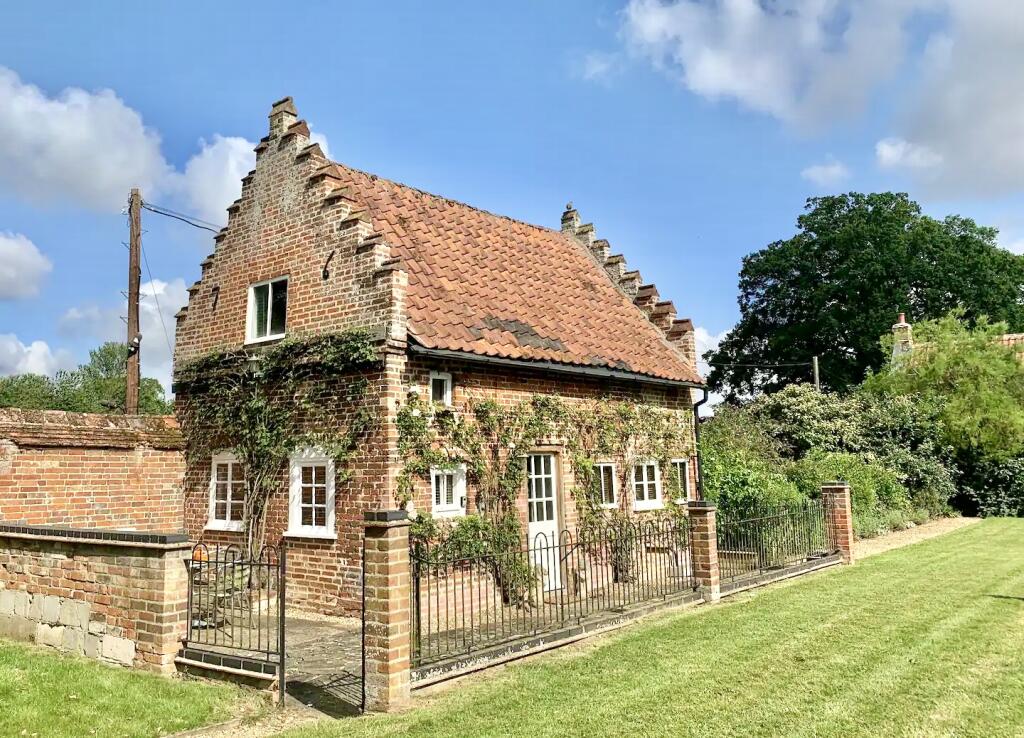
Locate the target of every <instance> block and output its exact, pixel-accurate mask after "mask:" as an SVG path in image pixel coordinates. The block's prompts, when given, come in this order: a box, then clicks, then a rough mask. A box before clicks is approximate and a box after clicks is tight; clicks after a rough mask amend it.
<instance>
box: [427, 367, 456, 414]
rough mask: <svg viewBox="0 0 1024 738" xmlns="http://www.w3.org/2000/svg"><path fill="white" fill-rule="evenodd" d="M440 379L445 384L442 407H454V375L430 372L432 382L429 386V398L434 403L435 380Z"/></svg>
mask: <svg viewBox="0 0 1024 738" xmlns="http://www.w3.org/2000/svg"><path fill="white" fill-rule="evenodd" d="M435 379H440V380H442V381H443V382H444V387H445V389H444V398H443V399H442V400H441V403H440V404H441V405H443V406H445V407H451V406H452V375H451V373H450V372H430V381H429V383H428V384H427V397H429V398H430V401H431V402H434V380H435Z"/></svg>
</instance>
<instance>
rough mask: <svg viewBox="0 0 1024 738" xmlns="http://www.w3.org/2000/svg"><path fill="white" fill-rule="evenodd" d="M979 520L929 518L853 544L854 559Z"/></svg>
mask: <svg viewBox="0 0 1024 738" xmlns="http://www.w3.org/2000/svg"><path fill="white" fill-rule="evenodd" d="M980 521H981V518H939V519H938V520H930V521H928V522H927V523H925V524H924V525H918V526H915V527H913V528H910V529H909V530H900V531H896V532H895V533H889V534H888V535H884V536H879V537H878V538H866V539H864V540H862V541H857V542H856V543H855V544H853V556H854V559H863V558H865V557H867V556H874V555H875V554H880V553H883V552H885V551H891V550H892V549H894V548H902V547H903V546H909V545H911V544H913V543H919V542H920V541H924V540H927V539H929V538H934V537H935V536H941V535H943V534H944V533H951V532H952V531H954V530H959V529H960V528H965V527H967V526H968V525H974V524H975V523H978V522H980Z"/></svg>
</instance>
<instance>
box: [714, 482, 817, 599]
mask: <svg viewBox="0 0 1024 738" xmlns="http://www.w3.org/2000/svg"><path fill="white" fill-rule="evenodd" d="M717 526H718V569H719V575H720V577H721V581H722V583H723V584H727V583H731V582H737V581H742V580H744V579H748V578H754V577H759V576H761V575H763V574H767V573H771V572H774V571H779V570H781V569H785V568H787V567H791V566H795V565H798V564H803V563H805V562H807V561H810V560H813V559H817V558H821V557H823V556H826V555H828V554H831V553H833V552H834V551H835V550H836V545H835V541H834V540H833V536H832V531H831V528H830V527H829V525H828V521H827V517H826V510H825V506H824V504H823V503H822V501H821V500H808V501H806V502H803V503H794V504H788V505H781V506H778V507H771V508H765V509H763V510H760V511H758V512H756V513H751V514H748V515H745V516H737V517H731V516H729V515H719V516H718V520H717Z"/></svg>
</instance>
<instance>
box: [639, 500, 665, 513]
mask: <svg viewBox="0 0 1024 738" xmlns="http://www.w3.org/2000/svg"><path fill="white" fill-rule="evenodd" d="M663 507H665V506H664V504H662V502H661V500H645V501H643V502H637V501H636V500H634V501H633V511H634V512H644V511H645V510H661V509H662V508H663Z"/></svg>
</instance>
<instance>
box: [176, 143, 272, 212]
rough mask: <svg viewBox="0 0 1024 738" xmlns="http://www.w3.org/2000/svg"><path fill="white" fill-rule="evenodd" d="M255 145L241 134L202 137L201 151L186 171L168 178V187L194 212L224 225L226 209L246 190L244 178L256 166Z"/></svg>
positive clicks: (184, 205)
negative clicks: (240, 136) (209, 138)
mask: <svg viewBox="0 0 1024 738" xmlns="http://www.w3.org/2000/svg"><path fill="white" fill-rule="evenodd" d="M254 146H255V144H253V143H252V142H251V141H247V140H246V139H244V138H239V137H237V136H231V137H227V136H221V135H219V134H217V135H215V136H214V137H213V141H211V142H207V141H206V140H200V142H199V153H198V154H196V155H195V156H193V157H192V158H191V159H189V160H188V163H187V164H186V165H185V171H184V172H182V173H180V174H179V173H177V172H175V173H173V174H172V175H171V176H170V177H169V178H168V182H167V187H168V188H169V189H170V190H171V191H172V192H174V193H175V195H176V196H177V197H178V198H179V199H180V200H181V201H182V207H184V208H186V209H187V210H188V212H189V214H190V215H195V216H197V217H199V218H202V219H203V220H208V221H210V222H211V223H218V224H223V223H225V222H227V215H226V213H225V212H224V210H225V208H227V206H228V205H230V204H231V203H232V202H234V201H235V200H236V199H238V195H239V194H240V193H241V191H242V182H241V180H242V177H244V176H245V175H246V174H248V173H249V171H250V170H251V169H252V168H253V167H254V166H255V165H256V153H255V152H254V151H253V147H254Z"/></svg>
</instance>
